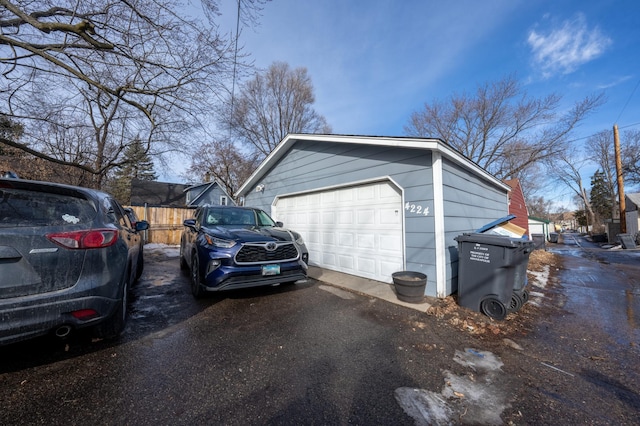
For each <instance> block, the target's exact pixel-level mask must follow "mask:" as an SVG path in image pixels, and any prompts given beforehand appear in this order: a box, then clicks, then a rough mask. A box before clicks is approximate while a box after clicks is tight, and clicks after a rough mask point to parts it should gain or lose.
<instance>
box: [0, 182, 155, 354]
mask: <svg viewBox="0 0 640 426" xmlns="http://www.w3.org/2000/svg"><path fill="white" fill-rule="evenodd" d="M148 226H149V224H148V223H147V222H145V221H138V222H137V223H136V225H135V227H134V226H133V225H131V222H130V220H129V218H128V217H127V215H126V214H125V212H124V210H123V209H122V207H121V206H120V205H119V204H118V203H117V202H116V201H115V200H114V199H113V198H112V197H111V196H109V195H108V194H106V193H103V192H100V191H95V190H92V189H87V188H80V187H75V186H69V185H60V184H53V183H45V182H35V181H28V180H21V179H2V178H0V318H1V321H0V344H7V343H11V342H16V341H19V340H25V339H28V338H32V337H36V336H39V335H44V334H47V333H50V332H53V333H54V334H55V335H57V336H58V337H65V336H67V335H68V334H69V333H70V332H71V331H72V330H74V329H80V328H85V327H95V328H94V331H95V332H96V334H97V335H98V336H100V337H112V336H116V335H118V334H120V333H121V332H122V330H123V329H124V326H125V321H126V317H127V295H128V290H129V286H130V285H131V283H133V281H134V280H135V279H136V276H137V275H138V262H139V260H138V259H139V256H140V238H141V236H140V234H139V232H140V231H142V230H144V229H147V228H148Z"/></svg>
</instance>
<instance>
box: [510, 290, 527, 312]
mask: <svg viewBox="0 0 640 426" xmlns="http://www.w3.org/2000/svg"><path fill="white" fill-rule="evenodd" d="M524 303H525V300H524V297H523V294H520V293H515V292H514V293H513V295H512V296H511V303H510V304H509V312H516V311H518V310H519V309H520V308H522V306H523V305H524Z"/></svg>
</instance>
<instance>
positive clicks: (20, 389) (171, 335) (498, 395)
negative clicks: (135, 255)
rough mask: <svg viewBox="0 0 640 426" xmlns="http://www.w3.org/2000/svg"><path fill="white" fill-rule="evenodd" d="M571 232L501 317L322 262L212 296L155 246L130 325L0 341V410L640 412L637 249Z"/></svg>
mask: <svg viewBox="0 0 640 426" xmlns="http://www.w3.org/2000/svg"><path fill="white" fill-rule="evenodd" d="M576 238H577V239H576V240H575V241H576V242H578V243H580V242H581V239H579V238H578V237H576ZM569 243H570V242H568V243H567V244H557V245H553V246H550V247H549V251H550V252H553V253H556V254H557V255H556V256H553V258H554V259H558V263H549V265H546V267H545V268H544V270H543V271H542V272H540V274H541V276H544V279H543V280H541V281H540V283H539V284H538V285H537V286H536V287H535V288H534V287H533V286H532V288H531V290H532V296H533V297H532V302H531V303H530V304H529V305H526V306H525V307H524V308H523V309H522V310H521V311H520V312H519V313H517V314H514V315H510V316H509V317H508V318H507V320H506V321H504V322H501V323H500V324H498V323H497V322H495V321H490V320H488V319H486V318H484V317H482V316H481V315H480V314H476V313H473V312H469V311H467V310H464V309H462V308H458V307H456V305H455V304H451V303H450V301H446V302H443V303H437V304H435V305H434V309H432V310H430V311H429V312H421V311H419V310H416V309H411V308H407V307H405V306H401V305H398V304H395V303H391V302H390V301H388V300H384V299H381V298H377V297H373V296H370V295H367V294H363V293H360V292H354V291H352V290H346V289H344V288H341V287H340V286H338V285H335V284H330V283H326V282H323V281H316V280H314V279H310V280H309V281H308V282H307V283H301V284H297V285H296V286H293V287H280V286H274V287H268V288H263V289H253V290H250V291H242V292H234V293H230V294H227V295H226V296H225V297H223V298H206V299H204V300H201V301H195V300H194V299H193V298H192V297H191V295H190V293H189V286H188V279H187V277H186V275H183V274H181V273H180V272H179V267H178V261H177V256H176V254H175V253H173V252H172V251H171V250H159V251H148V253H147V265H146V267H145V274H144V275H143V278H142V280H141V282H140V284H139V285H138V286H137V287H136V288H135V290H134V293H135V294H134V296H135V297H134V298H133V302H132V306H131V307H132V315H131V318H130V321H129V324H128V326H127V329H126V331H125V334H124V335H123V336H122V338H121V339H120V340H118V341H94V340H91V338H90V337H89V336H88V335H85V334H82V333H80V334H77V335H75V336H74V337H72V338H71V339H69V340H66V341H55V340H49V339H38V340H35V341H31V342H25V343H21V344H17V345H13V346H8V347H3V348H0V401H2V407H3V409H2V410H0V423H1V424H38V423H47V424H76V423H81V422H82V423H97V424H114V425H115V424H118V425H121V424H136V425H138V424H142V425H144V424H296V425H298V424H367V425H370V424H408V425H409V424H419V425H423V424H424V425H426V424H472V423H473V424H603V425H604V424H637V418H638V413H640V396H639V394H638V389H639V388H640V372H639V371H638V367H637V359H638V355H640V354H639V353H638V352H639V347H638V344H639V340H638V326H637V320H636V318H637V317H636V312H638V309H640V307H639V306H638V305H637V295H638V293H639V292H638V289H637V284H636V277H637V276H639V275H637V274H638V272H639V271H638V269H637V268H636V266H635V264H634V263H633V262H631V261H629V259H628V258H629V257H630V256H631V257H633V256H636V255H637V253H636V254H634V253H631V252H626V253H623V252H614V251H611V250H606V251H605V250H602V249H600V248H598V247H588V246H587V242H584V241H583V242H582V245H581V246H578V245H577V244H574V243H571V244H569ZM607 254H611V257H610V258H609V260H603V259H607ZM618 258H620V259H624V262H620V261H618V260H616V259H618ZM621 265H624V266H621ZM543 266H545V265H543ZM586 277H589V278H588V279H587V278H586ZM603 295H609V296H608V297H604V296H603ZM617 296H621V297H617ZM607 300H609V302H606V301H607ZM614 309H615V311H616V312H615V313H613V312H612V310H614ZM616 324H618V325H619V326H618V327H617V326H616Z"/></svg>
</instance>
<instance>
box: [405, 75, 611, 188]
mask: <svg viewBox="0 0 640 426" xmlns="http://www.w3.org/2000/svg"><path fill="white" fill-rule="evenodd" d="M603 100H604V98H603V96H602V95H597V96H592V97H587V98H585V99H584V100H582V101H580V102H577V103H576V104H575V105H574V107H573V108H572V109H570V110H569V111H568V112H565V113H563V114H561V113H560V107H561V104H560V101H561V97H560V96H559V95H557V94H551V95H548V96H545V97H542V98H534V97H531V96H529V95H528V94H527V93H526V92H525V91H524V89H523V87H522V85H521V84H520V83H519V82H518V80H516V79H515V78H514V77H513V76H508V77H505V78H503V79H502V80H499V81H497V82H493V83H485V84H484V85H481V86H479V87H478V89H477V91H476V93H475V95H468V94H465V93H463V94H454V95H452V96H451V98H450V99H448V100H446V101H434V102H432V103H430V104H425V106H424V108H423V109H422V110H421V111H417V112H414V113H413V114H412V115H411V118H410V121H409V123H408V124H407V125H406V126H405V133H406V134H407V135H409V136H419V137H436V138H441V139H442V140H444V141H445V142H447V143H448V144H450V145H451V146H452V147H453V148H455V149H456V150H458V151H460V152H461V153H462V154H463V155H465V156H466V157H468V158H469V159H471V160H473V161H475V162H476V163H478V165H480V166H481V167H483V168H484V169H486V170H488V171H489V172H491V173H493V174H494V175H495V176H496V177H498V178H500V179H506V178H519V179H520V181H521V182H524V179H521V177H522V173H523V171H525V170H526V169H527V168H528V167H530V166H531V165H532V164H536V163H537V162H540V161H542V160H545V159H547V158H552V157H554V156H556V155H558V154H561V153H562V152H563V151H565V150H566V149H567V147H568V145H569V137H570V135H571V133H572V131H573V130H574V129H575V128H576V126H577V125H578V124H580V123H581V122H582V121H583V120H584V119H585V118H586V117H587V116H588V114H589V113H591V112H592V111H593V110H594V109H595V108H597V107H598V106H599V105H601V104H602V103H603Z"/></svg>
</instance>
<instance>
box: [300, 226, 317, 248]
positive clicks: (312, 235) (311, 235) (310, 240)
mask: <svg viewBox="0 0 640 426" xmlns="http://www.w3.org/2000/svg"><path fill="white" fill-rule="evenodd" d="M296 232H299V233H301V234H300V235H302V239H303V240H304V241H305V244H307V245H309V244H321V243H322V241H321V240H320V232H318V231H309V230H297V229H296Z"/></svg>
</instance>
